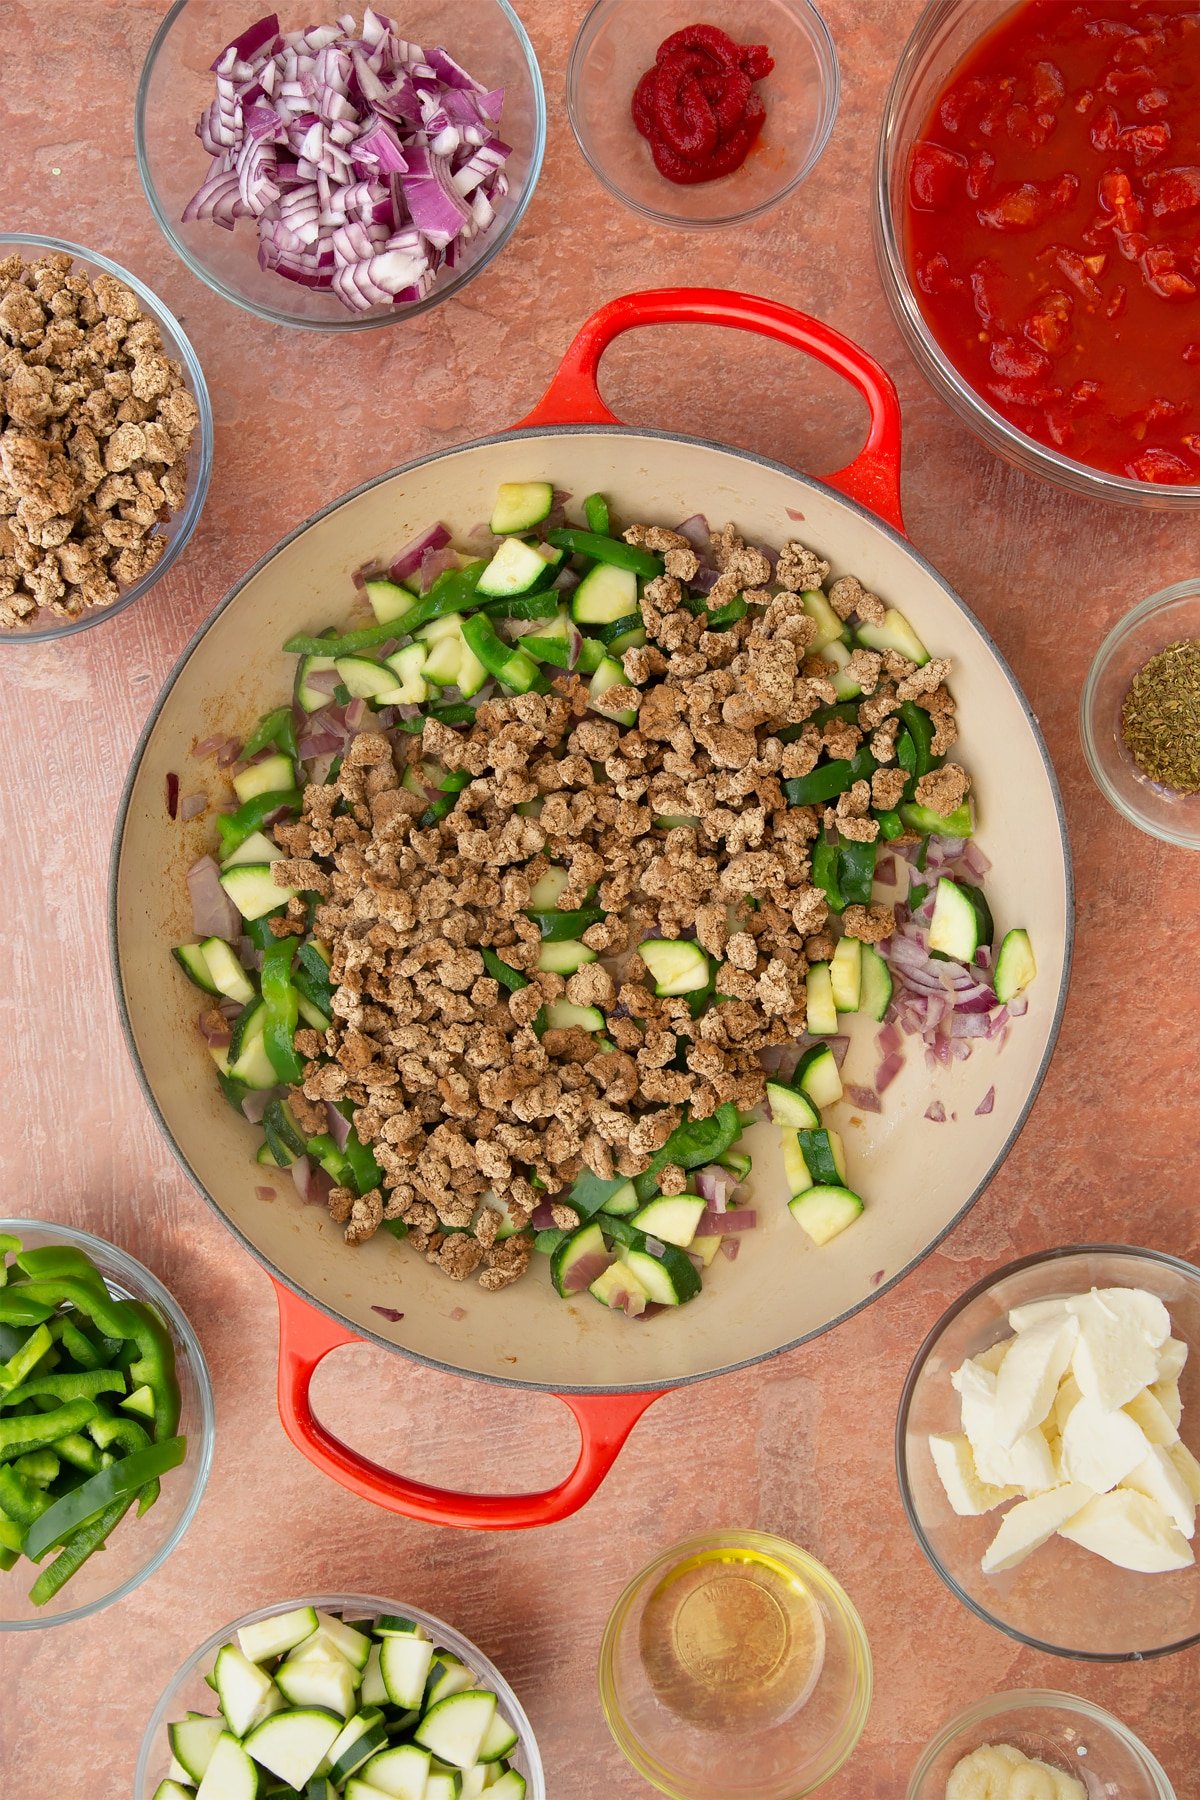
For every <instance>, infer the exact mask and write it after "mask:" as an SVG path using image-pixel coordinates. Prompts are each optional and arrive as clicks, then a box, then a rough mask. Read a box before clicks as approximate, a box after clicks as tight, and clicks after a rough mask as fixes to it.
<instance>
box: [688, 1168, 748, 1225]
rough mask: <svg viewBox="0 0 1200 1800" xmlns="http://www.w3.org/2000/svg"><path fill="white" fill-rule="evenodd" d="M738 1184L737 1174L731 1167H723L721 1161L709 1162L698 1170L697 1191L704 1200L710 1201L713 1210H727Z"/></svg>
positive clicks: (717, 1211) (710, 1208)
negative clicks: (730, 1197)
mask: <svg viewBox="0 0 1200 1800" xmlns="http://www.w3.org/2000/svg"><path fill="white" fill-rule="evenodd" d="M737 1186H738V1179H737V1176H736V1175H735V1174H734V1173H733V1171H732V1170H731V1169H725V1168H722V1167H721V1164H720V1163H709V1164H707V1166H706V1167H705V1168H703V1169H697V1171H696V1192H697V1193H698V1194H699V1195H700V1198H701V1199H702V1200H707V1201H708V1206H709V1210H710V1211H711V1212H714V1213H723V1212H725V1211H726V1209H727V1208H728V1206H729V1196H730V1195H731V1194H732V1193H733V1190H734V1189H735V1188H736V1187H737Z"/></svg>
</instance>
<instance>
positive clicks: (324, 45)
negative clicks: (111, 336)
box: [134, 0, 546, 331]
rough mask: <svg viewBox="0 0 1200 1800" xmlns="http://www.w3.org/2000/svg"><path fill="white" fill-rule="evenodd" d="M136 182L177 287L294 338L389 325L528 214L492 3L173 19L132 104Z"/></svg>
mask: <svg viewBox="0 0 1200 1800" xmlns="http://www.w3.org/2000/svg"><path fill="white" fill-rule="evenodd" d="M134 131H135V141H136V147H137V159H138V169H139V172H140V174H141V178H142V185H143V187H144V188H145V191H146V197H147V199H148V200H149V202H150V206H151V209H152V211H153V213H154V216H155V218H156V219H157V220H158V223H159V225H160V226H161V227H162V230H163V232H164V234H165V236H166V238H167V240H168V242H169V243H170V244H171V245H172V247H173V248H174V249H175V250H176V251H177V253H178V254H179V256H180V257H181V258H182V260H183V261H184V262H185V263H186V264H187V266H188V268H189V269H191V271H192V273H193V274H194V275H198V276H199V277H200V279H201V280H202V281H204V282H206V283H207V284H208V286H209V287H211V288H213V289H214V290H215V291H216V292H217V293H219V294H222V295H223V296H224V297H225V299H227V300H232V301H233V302H234V304H235V305H237V306H241V307H244V308H245V309H246V310H247V311H248V312H252V313H255V314H256V315H257V316H258V317H259V318H263V319H269V320H271V321H272V322H273V323H274V324H279V325H296V326H300V327H303V328H306V329H308V330H313V331H338V330H342V331H345V330H362V329H366V328H369V327H373V326H378V325H385V324H391V323H396V322H398V321H399V320H401V319H404V318H407V317H410V316H412V315H413V314H414V313H419V312H423V311H425V310H426V309H427V308H429V307H431V306H435V305H437V303H438V302H439V301H441V300H445V299H447V298H448V297H449V296H450V295H451V294H455V293H458V292H459V291H460V290H461V289H462V288H463V287H464V286H465V285H466V283H467V282H468V281H470V280H471V278H472V277H473V276H474V275H476V274H478V273H479V271H480V270H482V269H483V268H485V267H486V266H487V264H488V263H490V262H491V261H492V259H493V258H494V257H496V256H497V255H498V254H499V253H500V251H501V250H502V249H503V248H504V246H505V244H506V243H507V242H508V240H509V238H510V237H511V236H512V234H513V232H514V231H515V230H516V227H517V225H518V224H519V222H520V220H521V217H522V215H523V213H524V211H525V208H526V206H527V205H528V204H529V200H530V198H531V196H532V194H533V189H534V186H535V184H536V182H537V178H538V174H539V171H540V169H541V163H542V153H543V150H544V146H545V139H546V106H545V95H544V92H543V88H542V80H541V75H540V73H539V70H538V65H537V59H536V57H535V56H534V52H533V47H532V45H531V44H530V42H529V38H528V36H527V35H526V32H525V29H524V27H523V25H522V24H521V21H520V20H519V18H518V17H517V15H516V13H515V12H513V10H512V8H511V7H510V6H509V5H508V4H507V0H451V3H445V0H416V3H415V4H410V5H409V6H408V7H407V8H406V9H405V11H404V13H403V14H402V15H401V16H399V17H398V18H397V19H395V20H393V19H391V18H390V17H388V16H387V15H384V14H381V13H376V12H373V11H372V10H371V8H370V7H369V6H367V7H365V9H364V10H363V11H362V12H355V13H343V14H341V15H340V17H333V16H329V17H322V16H321V9H320V8H319V7H316V6H314V5H313V4H312V0H307V3H306V4H303V5H293V4H285V5H284V6H283V7H281V8H280V9H279V11H278V12H272V13H270V14H268V15H267V16H266V17H265V18H261V19H257V20H255V19H254V18H253V17H250V16H248V9H247V8H246V7H245V6H244V5H242V4H239V3H237V0H203V3H202V0H176V4H175V5H174V6H172V8H171V10H170V12H169V13H168V14H167V16H166V18H165V19H164V20H163V22H162V24H161V25H160V27H159V29H158V31H157V32H156V34H155V37H154V41H153V43H152V44H151V46H150V50H149V53H148V55H147V57H146V62H145V66H144V68H143V70H142V77H141V81H140V83H139V85H138V94H137V107H136V117H135V126H134Z"/></svg>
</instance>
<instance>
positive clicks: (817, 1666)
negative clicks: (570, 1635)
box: [600, 1531, 871, 1800]
mask: <svg viewBox="0 0 1200 1800" xmlns="http://www.w3.org/2000/svg"><path fill="white" fill-rule="evenodd" d="M600 1696H601V1701H602V1703H603V1706H604V1713H605V1717H606V1718H607V1720H608V1725H609V1729H610V1730H611V1732H612V1734H613V1737H614V1739H615V1740H616V1742H617V1744H618V1746H619V1748H620V1749H621V1750H622V1751H623V1753H624V1754H625V1756H626V1757H628V1759H629V1761H630V1762H631V1763H632V1764H633V1766H634V1768H636V1769H637V1770H638V1772H639V1773H640V1774H641V1775H642V1776H644V1778H645V1779H646V1780H647V1781H649V1782H650V1783H651V1784H652V1785H653V1786H655V1787H657V1788H658V1789H659V1790H660V1792H662V1793H664V1794H669V1795H671V1796H672V1797H673V1800H742V1797H744V1800H801V1796H802V1795H805V1794H811V1793H813V1792H814V1791H815V1790H816V1789H817V1788H818V1787H820V1786H821V1784H822V1783H823V1782H825V1781H827V1780H828V1779H829V1777H830V1776H831V1775H833V1774H835V1773H836V1771H837V1770H838V1769H840V1768H841V1767H842V1765H843V1764H844V1763H845V1762H846V1760H847V1758H848V1757H849V1756H850V1755H851V1753H852V1752H853V1750H854V1748H855V1746H856V1744H857V1743H858V1740H859V1737H860V1736H861V1735H862V1731H863V1727H864V1725H865V1724H866V1719H867V1713H868V1711H869V1709H870V1704H871V1653H870V1648H869V1646H868V1643H867V1638H866V1633H865V1631H864V1630H863V1625H862V1621H861V1619H860V1618H859V1616H858V1613H857V1611H856V1610H855V1608H854V1605H853V1603H852V1601H851V1600H850V1599H849V1597H848V1595H847V1594H846V1593H845V1592H844V1591H843V1589H842V1588H841V1587H840V1585H839V1584H838V1582H837V1581H835V1580H834V1578H833V1576H832V1575H831V1574H830V1573H829V1571H828V1570H827V1569H825V1568H824V1567H823V1566H822V1565H821V1564H820V1563H819V1562H817V1561H816V1560H815V1558H813V1557H811V1556H809V1555H808V1553H807V1552H806V1551H804V1550H801V1549H800V1548H799V1547H798V1546H797V1545H795V1544H790V1543H787V1542H786V1541H785V1540H784V1539H782V1538H776V1537H770V1536H768V1535H767V1534H765V1533H763V1532H753V1531H748V1532H726V1533H716V1534H713V1535H710V1536H706V1537H699V1538H692V1539H690V1540H688V1542H686V1543H683V1544H677V1545H675V1546H674V1547H673V1548H671V1549H670V1550H666V1551H664V1552H663V1553H662V1554H661V1555H659V1556H658V1557H656V1558H655V1560H654V1561H653V1562H652V1563H651V1564H650V1565H649V1567H648V1568H646V1569H643V1570H642V1572H641V1574H639V1575H638V1576H637V1577H636V1578H635V1579H634V1580H633V1581H632V1582H631V1583H630V1584H629V1586H628V1587H627V1588H626V1590H625V1592H624V1593H623V1594H622V1596H621V1598H620V1600H618V1602H617V1605H616V1607H615V1608H614V1610H613V1613H612V1617H611V1618H610V1619H609V1622H608V1625H607V1628H606V1630H605V1634H604V1641H603V1644H602V1646H601V1652H600Z"/></svg>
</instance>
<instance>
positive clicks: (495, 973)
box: [479, 947, 529, 994]
mask: <svg viewBox="0 0 1200 1800" xmlns="http://www.w3.org/2000/svg"><path fill="white" fill-rule="evenodd" d="M479 954H480V955H481V956H482V958H483V966H484V968H485V969H486V970H487V972H488V974H489V975H491V976H492V977H493V979H494V980H496V981H498V982H499V983H500V986H501V987H505V988H507V989H508V991H509V993H510V994H515V993H517V992H518V991H519V990H520V989H521V988H523V987H528V986H529V977H528V975H522V973H521V971H520V969H514V968H512V967H511V966H510V964H508V963H506V962H505V961H503V959H502V958H501V957H499V956H497V954H496V952H495V951H494V950H490V949H487V948H486V947H485V948H484V949H482V950H481V951H480V952H479Z"/></svg>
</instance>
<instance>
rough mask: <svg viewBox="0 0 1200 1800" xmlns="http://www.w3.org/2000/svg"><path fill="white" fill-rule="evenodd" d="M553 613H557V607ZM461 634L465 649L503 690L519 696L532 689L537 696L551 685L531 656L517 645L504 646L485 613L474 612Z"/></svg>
mask: <svg viewBox="0 0 1200 1800" xmlns="http://www.w3.org/2000/svg"><path fill="white" fill-rule="evenodd" d="M554 610H555V611H556V612H557V610H558V607H557V605H556V606H555V609H554ZM462 633H463V638H464V639H465V641H466V643H467V646H468V648H469V649H471V650H473V651H474V653H475V655H476V656H477V657H478V658H479V660H480V662H481V663H482V664H483V666H484V668H485V669H486V670H487V672H488V674H489V675H494V676H495V677H496V680H497V681H500V682H503V684H504V686H505V687H509V688H512V689H513V690H514V691H515V692H516V693H519V694H527V693H529V692H530V691H531V690H533V691H536V692H537V693H539V694H545V693H547V692H548V691H549V688H550V683H549V682H548V681H547V680H546V677H545V676H544V675H543V674H542V671H541V670H540V669H539V668H538V666H537V664H536V663H535V662H534V660H533V658H532V656H528V655H526V653H525V651H524V650H522V649H521V646H520V645H519V644H509V643H506V642H505V640H504V639H503V638H502V637H501V636H500V635H499V634H498V632H497V631H496V629H495V627H494V626H493V624H492V622H491V620H490V619H489V618H488V617H487V616H486V614H484V613H473V614H472V615H471V617H470V618H469V619H464V620H463V628H462Z"/></svg>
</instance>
